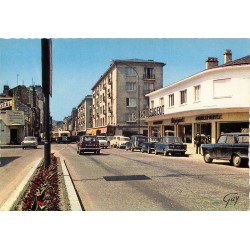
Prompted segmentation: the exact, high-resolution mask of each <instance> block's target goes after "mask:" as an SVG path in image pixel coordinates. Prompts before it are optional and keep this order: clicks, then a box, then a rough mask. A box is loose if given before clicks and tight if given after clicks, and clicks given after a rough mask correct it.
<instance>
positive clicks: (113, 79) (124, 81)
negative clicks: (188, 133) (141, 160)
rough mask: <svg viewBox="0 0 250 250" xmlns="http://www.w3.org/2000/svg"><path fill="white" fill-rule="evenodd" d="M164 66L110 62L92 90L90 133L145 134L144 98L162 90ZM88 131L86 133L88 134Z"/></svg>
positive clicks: (146, 110)
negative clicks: (91, 125)
mask: <svg viewBox="0 0 250 250" xmlns="http://www.w3.org/2000/svg"><path fill="white" fill-rule="evenodd" d="M164 66H165V64H164V63H161V62H155V61H153V60H136V59H134V60H114V61H112V64H111V65H110V67H109V68H108V69H107V71H106V72H105V73H104V74H103V75H102V76H101V77H100V79H99V80H98V81H97V82H96V83H95V85H94V86H93V87H92V94H93V105H92V113H93V114H92V115H93V116H92V117H93V119H92V121H93V129H92V131H91V133H92V134H107V135H115V134H116V135H124V136H131V135H133V134H145V135H147V132H148V131H147V129H148V127H147V124H146V122H145V117H146V116H147V112H148V105H149V103H148V100H149V99H148V97H146V96H145V95H146V94H148V93H150V92H152V91H154V90H157V89H160V88H162V86H163V67H164ZM88 132H90V131H88Z"/></svg>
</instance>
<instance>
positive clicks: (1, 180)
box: [0, 145, 44, 207]
mask: <svg viewBox="0 0 250 250" xmlns="http://www.w3.org/2000/svg"><path fill="white" fill-rule="evenodd" d="M43 152H44V150H43V146H42V145H39V146H38V148H37V149H26V150H23V149H22V148H3V149H0V207H1V206H2V205H3V204H4V203H5V201H6V200H7V199H8V198H9V196H10V195H11V194H12V192H13V191H14V190H15V189H16V188H17V187H18V185H19V184H20V182H21V181H22V180H23V179H24V177H25V176H26V175H27V174H28V173H29V171H30V169H31V168H32V167H33V166H34V163H35V162H37V160H39V159H40V158H42V157H43V154H44V153H43Z"/></svg>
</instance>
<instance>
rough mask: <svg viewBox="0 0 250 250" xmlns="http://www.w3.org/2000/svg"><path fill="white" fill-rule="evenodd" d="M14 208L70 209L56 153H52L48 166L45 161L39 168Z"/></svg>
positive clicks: (25, 209) (39, 209)
mask: <svg viewBox="0 0 250 250" xmlns="http://www.w3.org/2000/svg"><path fill="white" fill-rule="evenodd" d="M14 210H21V211H62V210H70V206H69V201H68V197H67V192H66V188H65V183H64V179H63V176H62V170H61V165H60V161H59V160H58V158H57V157H55V156H54V154H51V164H50V165H49V166H48V167H45V165H44V162H43V163H42V164H41V166H39V167H38V168H37V171H36V172H35V174H34V175H33V177H32V179H31V180H30V182H29V185H28V187H27V189H26V190H25V191H24V193H23V194H22V195H21V197H20V198H19V201H18V203H17V205H16V206H15V208H14Z"/></svg>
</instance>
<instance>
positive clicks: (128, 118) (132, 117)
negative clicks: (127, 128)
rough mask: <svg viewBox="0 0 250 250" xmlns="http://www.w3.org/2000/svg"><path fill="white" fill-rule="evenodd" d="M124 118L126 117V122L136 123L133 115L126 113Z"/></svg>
mask: <svg viewBox="0 0 250 250" xmlns="http://www.w3.org/2000/svg"><path fill="white" fill-rule="evenodd" d="M125 117H126V122H136V117H135V113H127V114H126V115H125Z"/></svg>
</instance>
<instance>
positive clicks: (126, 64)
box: [110, 60, 141, 134]
mask: <svg viewBox="0 0 250 250" xmlns="http://www.w3.org/2000/svg"><path fill="white" fill-rule="evenodd" d="M110 61H111V62H113V63H114V62H115V61H114V60H110ZM117 64H123V65H125V66H128V67H129V68H131V69H133V70H134V72H135V73H136V75H137V86H138V91H137V93H138V96H137V99H138V107H137V121H138V134H140V130H141V117H140V81H139V74H138V72H137V70H136V69H135V68H134V67H132V66H131V65H130V64H128V63H126V62H124V61H118V62H117Z"/></svg>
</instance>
